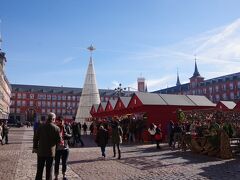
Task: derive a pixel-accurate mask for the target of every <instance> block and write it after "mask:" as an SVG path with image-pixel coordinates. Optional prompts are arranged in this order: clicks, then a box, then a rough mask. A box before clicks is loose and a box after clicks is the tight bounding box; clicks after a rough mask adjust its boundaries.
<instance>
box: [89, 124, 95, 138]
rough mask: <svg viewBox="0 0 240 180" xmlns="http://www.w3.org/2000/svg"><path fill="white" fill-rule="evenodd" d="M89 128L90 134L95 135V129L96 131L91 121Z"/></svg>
mask: <svg viewBox="0 0 240 180" xmlns="http://www.w3.org/2000/svg"><path fill="white" fill-rule="evenodd" d="M89 130H90V135H93V131H94V125H93V122H92V123H91V125H90V127H89Z"/></svg>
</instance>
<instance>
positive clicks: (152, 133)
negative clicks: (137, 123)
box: [148, 123, 157, 144]
mask: <svg viewBox="0 0 240 180" xmlns="http://www.w3.org/2000/svg"><path fill="white" fill-rule="evenodd" d="M156 128H157V126H156V125H155V124H154V123H152V124H150V127H149V128H148V132H149V134H150V136H151V143H152V144H153V143H154V141H155V134H156Z"/></svg>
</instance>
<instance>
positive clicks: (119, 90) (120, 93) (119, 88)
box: [114, 83, 126, 97]
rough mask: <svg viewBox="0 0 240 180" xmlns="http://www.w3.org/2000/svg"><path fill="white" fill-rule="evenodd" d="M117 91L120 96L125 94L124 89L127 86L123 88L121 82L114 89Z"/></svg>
mask: <svg viewBox="0 0 240 180" xmlns="http://www.w3.org/2000/svg"><path fill="white" fill-rule="evenodd" d="M114 90H115V93H116V94H117V95H118V97H120V96H121V95H122V94H124V92H123V91H125V90H126V88H122V84H121V83H120V84H119V85H118V87H117V88H115V89H114Z"/></svg>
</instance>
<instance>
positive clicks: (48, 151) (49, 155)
mask: <svg viewBox="0 0 240 180" xmlns="http://www.w3.org/2000/svg"><path fill="white" fill-rule="evenodd" d="M55 119H56V115H55V114H54V113H52V112H51V113H49V114H48V119H47V122H46V123H45V124H42V125H41V126H39V127H38V129H37V132H36V133H35V135H34V138H33V152H37V174H36V178H35V180H42V175H43V169H44V165H45V163H46V180H52V164H53V159H54V157H55V152H56V145H57V144H58V143H59V142H60V133H59V132H60V130H59V128H58V127H57V126H56V125H55V124H54V122H55Z"/></svg>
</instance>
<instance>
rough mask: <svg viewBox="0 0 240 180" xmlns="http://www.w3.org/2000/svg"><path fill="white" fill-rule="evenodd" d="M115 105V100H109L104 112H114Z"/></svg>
mask: <svg viewBox="0 0 240 180" xmlns="http://www.w3.org/2000/svg"><path fill="white" fill-rule="evenodd" d="M116 103H117V100H115V99H114V100H113V99H110V100H109V101H108V102H107V105H106V108H105V111H112V110H114V108H115V105H116Z"/></svg>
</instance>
